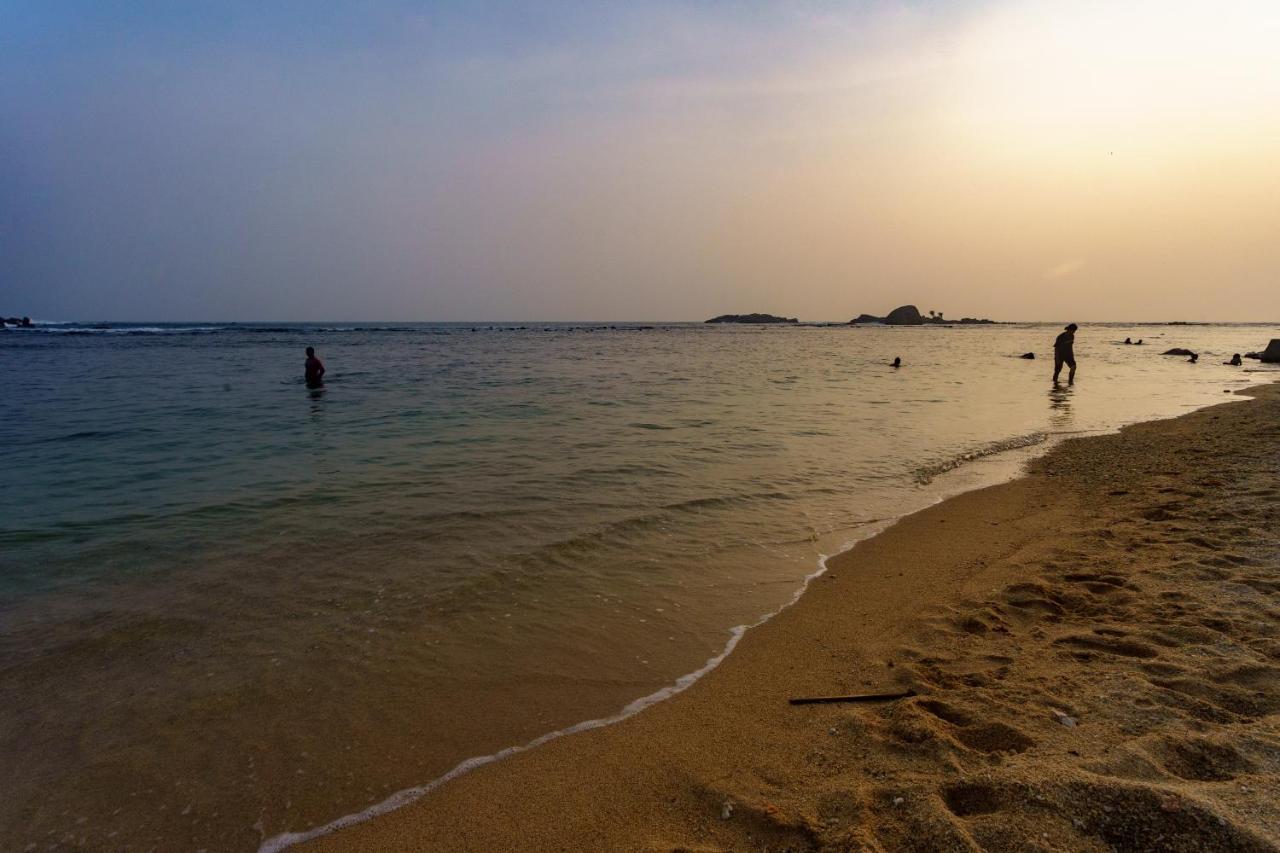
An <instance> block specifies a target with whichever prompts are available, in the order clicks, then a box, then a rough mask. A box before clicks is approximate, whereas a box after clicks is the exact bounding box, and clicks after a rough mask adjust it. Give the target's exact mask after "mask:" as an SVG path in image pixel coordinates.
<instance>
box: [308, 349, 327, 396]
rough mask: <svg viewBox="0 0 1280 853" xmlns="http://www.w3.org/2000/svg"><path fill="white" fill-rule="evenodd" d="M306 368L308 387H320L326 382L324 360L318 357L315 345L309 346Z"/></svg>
mask: <svg viewBox="0 0 1280 853" xmlns="http://www.w3.org/2000/svg"><path fill="white" fill-rule="evenodd" d="M304 370H305V372H306V376H307V387H308V388H319V387H320V386H321V385H323V384H324V362H323V361H321V360H320V359H318V358H316V350H315V347H307V363H306V366H305V368H304Z"/></svg>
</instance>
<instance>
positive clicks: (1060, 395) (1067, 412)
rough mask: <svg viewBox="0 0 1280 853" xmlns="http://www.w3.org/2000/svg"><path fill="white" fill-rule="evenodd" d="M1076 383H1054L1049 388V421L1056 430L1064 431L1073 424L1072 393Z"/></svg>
mask: <svg viewBox="0 0 1280 853" xmlns="http://www.w3.org/2000/svg"><path fill="white" fill-rule="evenodd" d="M1075 391H1076V389H1075V386H1074V385H1054V386H1053V387H1051V388H1050V389H1049V423H1050V425H1051V426H1052V427H1053V429H1054V431H1055V432H1064V431H1065V430H1066V428H1067V427H1069V426H1070V425H1071V395H1072V394H1074V393H1075Z"/></svg>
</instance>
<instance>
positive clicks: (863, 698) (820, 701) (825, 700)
mask: <svg viewBox="0 0 1280 853" xmlns="http://www.w3.org/2000/svg"><path fill="white" fill-rule="evenodd" d="M915 695H916V692H915V691H914V690H904V691H902V692H901V693H861V694H857V695H854V696H801V697H799V698H797V699H789V700H787V701H789V702H790V703H791V704H792V705H833V704H835V703H837V702H889V701H891V700H893V699H906V698H907V697H908V696H915Z"/></svg>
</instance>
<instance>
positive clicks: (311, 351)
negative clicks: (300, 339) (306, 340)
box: [307, 347, 316, 355]
mask: <svg viewBox="0 0 1280 853" xmlns="http://www.w3.org/2000/svg"><path fill="white" fill-rule="evenodd" d="M315 354H316V348H315V347H307V355H315Z"/></svg>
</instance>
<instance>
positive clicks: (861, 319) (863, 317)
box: [849, 314, 884, 326]
mask: <svg viewBox="0 0 1280 853" xmlns="http://www.w3.org/2000/svg"><path fill="white" fill-rule="evenodd" d="M883 322H884V318H883V317H872V316H871V315H870V314H859V315H858V316H857V317H854V318H853V319H852V320H850V321H849V325H850V326H855V325H857V324H859V323H883Z"/></svg>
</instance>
